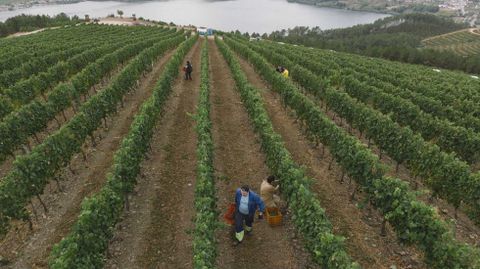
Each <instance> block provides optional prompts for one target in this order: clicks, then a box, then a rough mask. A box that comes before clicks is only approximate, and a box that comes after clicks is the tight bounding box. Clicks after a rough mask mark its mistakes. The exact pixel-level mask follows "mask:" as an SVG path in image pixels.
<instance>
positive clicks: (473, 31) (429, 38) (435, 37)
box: [422, 28, 478, 42]
mask: <svg viewBox="0 0 480 269" xmlns="http://www.w3.org/2000/svg"><path fill="white" fill-rule="evenodd" d="M476 29H477V28H469V29H462V30H458V31H453V32H449V33H446V34H441V35H436V36H431V37H428V38H425V39H423V40H422V42H425V41H430V40H433V39H437V38H440V37H445V36H450V35H454V34H456V33H461V32H470V33H472V34H478V33H475V30H476Z"/></svg>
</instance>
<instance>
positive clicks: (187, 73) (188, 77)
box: [185, 72, 192, 80]
mask: <svg viewBox="0 0 480 269" xmlns="http://www.w3.org/2000/svg"><path fill="white" fill-rule="evenodd" d="M185 80H192V72H185Z"/></svg>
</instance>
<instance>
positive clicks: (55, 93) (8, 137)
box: [0, 30, 179, 161]
mask: <svg viewBox="0 0 480 269" xmlns="http://www.w3.org/2000/svg"><path fill="white" fill-rule="evenodd" d="M175 36H177V37H178V36H179V33H175V30H168V31H160V33H159V34H155V35H153V36H150V37H140V38H135V39H133V40H132V41H133V42H132V43H130V41H127V42H126V43H125V46H124V47H122V48H119V49H117V50H115V51H114V52H111V53H108V54H106V55H104V56H102V57H100V58H99V59H98V60H96V61H94V62H93V63H90V64H88V65H87V66H86V67H85V68H84V69H82V71H80V72H79V73H78V74H76V75H75V76H73V77H72V78H71V80H70V81H69V82H66V83H60V84H59V85H58V86H56V87H55V88H53V89H52V90H51V91H49V92H48V93H47V95H46V102H42V101H38V100H34V101H32V102H30V103H29V104H27V105H24V106H22V107H20V108H18V109H17V110H15V113H10V114H8V115H7V116H6V117H5V118H4V119H3V120H2V121H1V122H0V141H1V142H0V161H4V160H5V158H6V157H7V156H9V155H11V156H14V152H15V150H16V149H18V148H20V146H21V145H22V144H24V143H26V142H27V141H28V138H29V137H31V136H34V135H36V134H37V133H38V132H40V131H42V130H44V129H45V128H46V127H47V124H48V123H49V122H50V121H51V120H53V119H54V118H55V116H56V115H57V114H58V113H60V112H61V111H63V110H64V109H66V108H68V107H70V106H72V105H74V106H75V107H77V106H78V104H79V103H80V97H81V96H82V95H84V94H86V93H87V91H88V90H89V89H90V88H91V87H92V86H93V85H95V84H96V83H98V82H99V81H100V80H101V79H102V78H103V77H104V76H106V75H107V74H108V73H109V72H111V71H112V70H114V68H116V67H117V66H118V65H119V64H123V63H125V62H126V61H128V60H129V59H131V58H132V57H133V56H135V55H137V54H138V53H140V52H141V51H142V50H144V49H146V48H148V47H149V46H152V45H153V44H154V43H155V42H159V41H161V40H162V39H169V38H170V37H175ZM0 100H1V99H0ZM12 109H13V107H12Z"/></svg>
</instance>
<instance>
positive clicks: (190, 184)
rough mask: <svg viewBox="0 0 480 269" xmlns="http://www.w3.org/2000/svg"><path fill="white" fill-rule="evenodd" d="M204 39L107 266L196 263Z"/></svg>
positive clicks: (157, 137) (169, 109)
mask: <svg viewBox="0 0 480 269" xmlns="http://www.w3.org/2000/svg"><path fill="white" fill-rule="evenodd" d="M200 47H201V46H200V42H197V44H195V45H194V47H193V48H192V50H191V51H190V52H189V53H188V54H187V57H186V58H185V60H191V62H192V65H193V67H194V69H193V74H192V78H193V80H192V81H185V80H184V79H183V77H182V75H183V74H181V75H179V77H178V78H177V79H176V81H175V82H174V86H173V89H172V94H171V98H170V100H169V101H168V102H167V104H166V107H165V115H164V116H163V117H162V119H161V120H160V122H159V123H158V124H157V132H156V133H155V134H154V136H153V138H152V142H151V146H152V150H151V152H150V153H149V157H148V159H147V160H146V161H145V162H144V163H143V165H142V167H143V168H142V174H143V176H142V178H141V179H139V182H138V184H137V186H136V189H135V191H134V193H133V195H132V197H131V200H130V203H131V210H130V211H128V212H125V213H124V215H123V217H122V218H123V220H122V221H121V222H120V223H119V224H118V225H117V229H116V231H115V235H114V238H113V239H112V242H111V244H110V246H109V251H108V252H109V259H108V260H107V264H106V266H105V267H106V268H191V267H192V260H193V255H192V238H191V235H190V234H189V231H190V230H192V229H193V222H192V219H191V218H192V217H193V216H194V212H195V211H194V210H195V209H194V207H193V201H194V188H195V176H196V162H197V160H196V153H195V151H196V143H197V142H196V141H197V139H196V133H195V129H194V126H195V122H194V120H193V118H192V117H191V114H193V113H195V111H196V105H197V102H198V93H199V88H200Z"/></svg>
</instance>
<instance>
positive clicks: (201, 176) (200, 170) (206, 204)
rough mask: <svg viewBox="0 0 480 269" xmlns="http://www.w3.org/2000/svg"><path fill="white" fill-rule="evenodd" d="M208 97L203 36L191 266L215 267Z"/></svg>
mask: <svg viewBox="0 0 480 269" xmlns="http://www.w3.org/2000/svg"><path fill="white" fill-rule="evenodd" d="M209 97H210V81H209V60H208V41H207V40H205V42H204V45H203V48H202V58H201V82H200V98H199V104H198V108H197V114H196V116H195V119H196V122H197V125H196V132H197V138H198V142H197V180H196V183H195V184H196V185H195V210H196V215H195V230H194V233H193V267H194V268H197V269H204V268H205V269H206V268H214V267H215V261H216V257H217V242H216V240H215V230H216V228H217V227H218V225H219V224H218V215H219V214H218V211H217V209H216V195H215V194H216V191H215V177H214V168H213V140H212V122H211V120H210V99H209Z"/></svg>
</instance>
